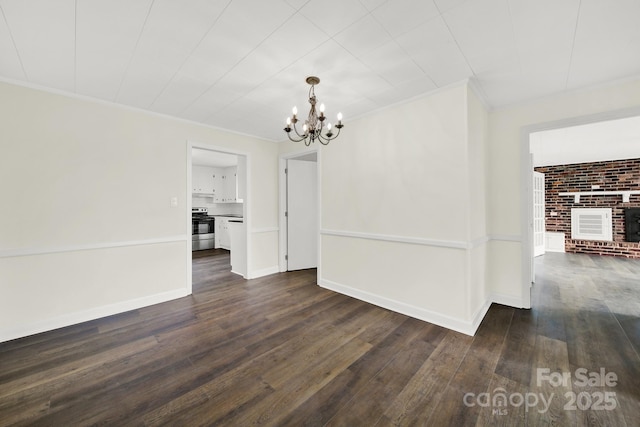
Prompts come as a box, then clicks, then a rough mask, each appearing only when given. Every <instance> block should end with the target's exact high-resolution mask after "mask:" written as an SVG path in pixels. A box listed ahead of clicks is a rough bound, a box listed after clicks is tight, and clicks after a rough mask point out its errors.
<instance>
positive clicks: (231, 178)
mask: <svg viewBox="0 0 640 427" xmlns="http://www.w3.org/2000/svg"><path fill="white" fill-rule="evenodd" d="M222 181H223V184H222V202H223V203H235V202H237V201H238V167H237V166H231V167H228V168H224V172H223V175H222Z"/></svg>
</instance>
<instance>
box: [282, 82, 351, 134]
mask: <svg viewBox="0 0 640 427" xmlns="http://www.w3.org/2000/svg"><path fill="white" fill-rule="evenodd" d="M306 82H307V83H308V84H310V85H311V89H309V104H311V111H309V116H308V117H307V119H306V120H305V121H304V125H303V126H302V133H300V131H299V130H298V128H297V126H296V123H298V118H297V117H296V115H297V114H298V109H297V108H296V107H293V117H287V126H286V127H285V128H284V131H285V132H287V136H288V137H289V139H290V140H291V141H293V142H300V141H304V145H306V146H309V145H311V143H312V142H315V141H316V140H318V141H319V142H320V143H321V144H322V145H327V144H328V143H329V141H331V140H334V139H336V138H337V137H338V135H340V129H342V127H343V126H344V125H343V124H342V113H338V123H337V124H336V126H335V127H336V129H338V131H337V132H336V133H335V134H334V133H333V132H332V130H331V123H329V122H327V126H326V128H327V131H326V132H325V133H324V135H323V134H322V131H323V129H324V127H325V126H324V121H325V119H326V117H325V115H324V104H320V107H319V110H320V115H318V113H317V112H316V102H317V99H316V93H315V91H314V89H313V88H314V87H315V85H317V84H318V83H320V79H319V78H318V77H315V76H310V77H307V79H306ZM292 130H293V131H294V132H295V135H296V136H292V135H291V131H292Z"/></svg>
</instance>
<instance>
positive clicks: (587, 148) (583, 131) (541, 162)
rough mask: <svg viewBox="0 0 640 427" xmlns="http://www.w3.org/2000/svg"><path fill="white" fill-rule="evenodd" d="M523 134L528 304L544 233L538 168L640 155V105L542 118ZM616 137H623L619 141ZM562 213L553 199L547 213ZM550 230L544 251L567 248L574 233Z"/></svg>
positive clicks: (525, 294)
mask: <svg viewBox="0 0 640 427" xmlns="http://www.w3.org/2000/svg"><path fill="white" fill-rule="evenodd" d="M601 134H603V135H606V137H607V138H606V141H603V140H601V139H602V138H599V136H600V135H601ZM522 136H523V137H522V144H521V165H522V168H521V171H522V173H521V188H522V189H523V194H524V197H523V198H522V205H521V206H522V211H521V212H522V213H521V225H522V236H523V244H522V263H523V264H522V265H523V280H522V286H523V289H522V294H523V301H525V302H526V303H528V306H527V308H529V307H530V304H531V285H532V284H533V283H534V282H535V265H536V263H534V257H535V255H536V253H537V252H538V253H539V251H540V248H539V243H540V242H539V236H536V231H535V224H536V214H535V212H536V200H537V199H536V196H538V197H539V192H537V190H536V178H535V176H536V174H535V172H536V168H537V171H538V172H540V171H544V170H545V169H544V167H543V166H545V165H546V166H549V165H560V166H562V165H575V164H586V163H596V162H603V161H611V160H623V159H629V158H640V144H638V140H639V139H640V108H633V109H626V110H620V111H613V112H606V113H601V114H597V115H593V116H585V117H578V118H572V119H566V120H560V121H556V122H549V123H541V124H538V125H534V126H531V127H527V128H525V129H523V132H522ZM614 140H617V142H618V143H614ZM538 177H539V175H538ZM547 178H548V177H545V179H547ZM538 179H539V178H538ZM588 185H593V186H594V188H593V189H594V190H595V191H597V190H599V189H600V188H599V186H598V185H599V183H596V182H593V183H589V184H588ZM590 189H591V188H589V190H590ZM538 191H539V189H538ZM566 199H567V201H566V202H567V203H572V202H574V199H573V198H572V197H569V196H566ZM538 202H539V200H538ZM550 209H551V210H550ZM561 215H564V213H561V212H559V211H558V210H555V209H553V208H551V207H550V205H549V206H547V209H546V210H545V219H546V220H548V221H550V222H551V223H553V222H557V220H558V219H559V218H558V217H560V216H561ZM547 230H549V228H548V227H545V242H544V244H545V251H551V252H562V251H564V246H565V245H564V243H565V238H570V237H571V235H570V230H569V232H568V233H569V235H567V234H566V230H565V232H564V233H563V232H555V231H554V230H551V232H547ZM536 244H538V247H537V248H536ZM537 264H538V265H540V263H537Z"/></svg>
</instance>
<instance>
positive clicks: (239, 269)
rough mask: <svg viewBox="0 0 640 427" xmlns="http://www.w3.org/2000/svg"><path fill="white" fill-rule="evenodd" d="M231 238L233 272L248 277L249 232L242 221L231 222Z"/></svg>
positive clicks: (232, 220)
mask: <svg viewBox="0 0 640 427" xmlns="http://www.w3.org/2000/svg"><path fill="white" fill-rule="evenodd" d="M229 234H230V236H231V245H232V246H233V250H232V251H231V256H230V258H231V272H232V273H236V274H239V275H241V276H243V277H246V274H247V246H246V244H247V231H246V228H245V225H244V222H243V221H242V220H241V219H231V220H229Z"/></svg>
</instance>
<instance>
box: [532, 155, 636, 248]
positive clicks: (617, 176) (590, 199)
mask: <svg viewBox="0 0 640 427" xmlns="http://www.w3.org/2000/svg"><path fill="white" fill-rule="evenodd" d="M535 170H536V171H538V172H542V173H544V174H545V193H546V194H545V222H546V230H547V231H552V232H562V233H565V250H566V251H567V252H573V253H589V254H597V255H613V256H621V257H626V258H639V259H640V242H633V241H629V239H628V238H627V233H626V228H625V225H626V223H627V220H626V219H625V211H626V208H640V195H632V196H631V197H630V199H629V202H628V203H624V202H623V200H622V197H620V196H616V195H606V196H605V195H597V196H582V197H580V201H579V203H574V198H573V197H571V196H560V195H559V193H566V192H590V191H628V190H640V159H628V160H615V161H603V162H594V163H578V164H570V165H559V166H544V167H537V168H535ZM594 187H595V188H594ZM571 208H611V209H612V217H613V241H593V240H574V239H572V238H571Z"/></svg>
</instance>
